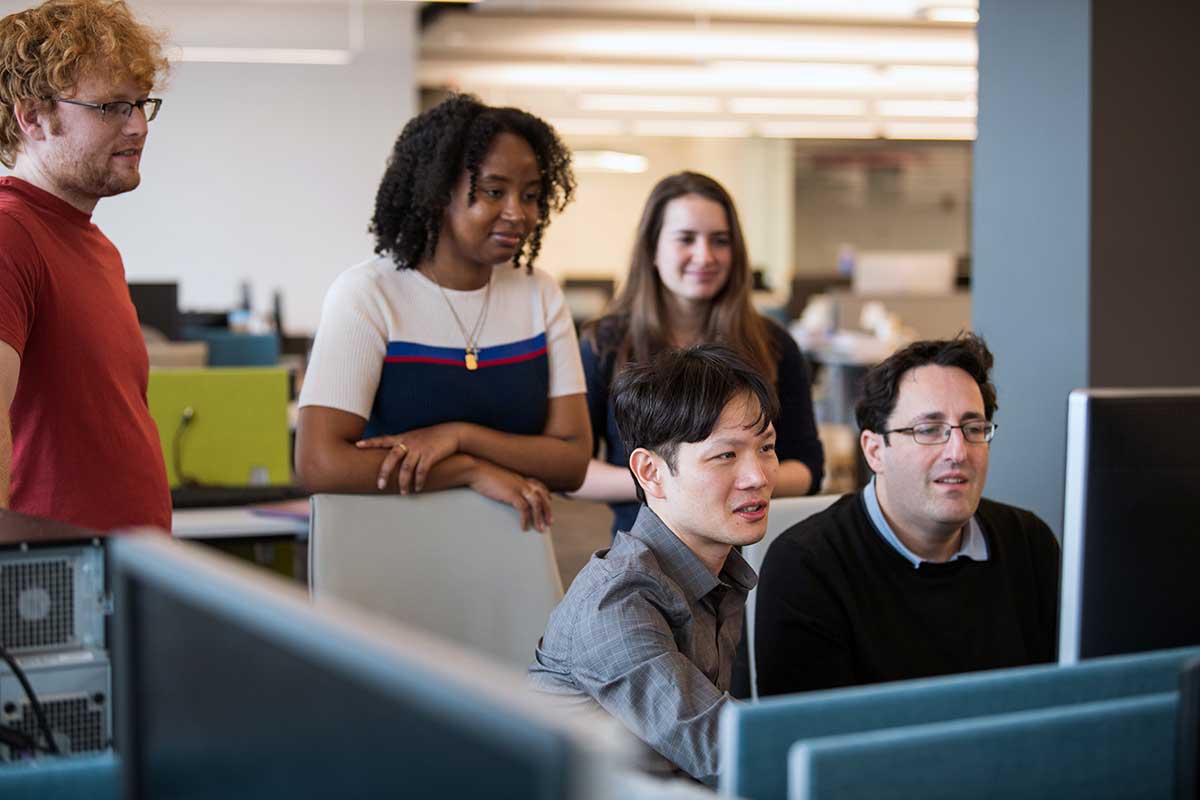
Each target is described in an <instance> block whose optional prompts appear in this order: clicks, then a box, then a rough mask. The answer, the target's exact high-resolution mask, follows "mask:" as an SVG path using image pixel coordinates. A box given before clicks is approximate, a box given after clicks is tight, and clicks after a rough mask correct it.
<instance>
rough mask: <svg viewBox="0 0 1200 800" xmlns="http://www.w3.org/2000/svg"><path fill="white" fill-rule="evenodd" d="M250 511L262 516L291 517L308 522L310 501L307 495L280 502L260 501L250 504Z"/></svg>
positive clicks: (291, 518)
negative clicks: (256, 503)
mask: <svg viewBox="0 0 1200 800" xmlns="http://www.w3.org/2000/svg"><path fill="white" fill-rule="evenodd" d="M249 509H250V512H251V513H253V514H256V515H258V516H260V517H273V518H276V519H290V520H295V521H297V522H308V517H309V502H308V498H307V497H300V498H297V499H295V500H284V501H282V502H279V503H259V504H258V505H252V506H249Z"/></svg>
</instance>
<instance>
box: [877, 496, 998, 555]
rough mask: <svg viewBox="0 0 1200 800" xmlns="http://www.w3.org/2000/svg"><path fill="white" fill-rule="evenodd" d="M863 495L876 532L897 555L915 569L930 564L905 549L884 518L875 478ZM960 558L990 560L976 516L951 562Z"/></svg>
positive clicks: (964, 533)
mask: <svg viewBox="0 0 1200 800" xmlns="http://www.w3.org/2000/svg"><path fill="white" fill-rule="evenodd" d="M862 495H863V503H865V504H866V506H867V516H868V517H870V518H871V523H872V524H874V526H875V530H876V531H878V532H879V535H880V536H881V537H883V540H884V541H885V542H887V543H888V544H890V545H891V546H892V548H893V549H894V550H895V551H896V552H897V553H899V554H900V555H902V556H904V557H905V558H906V559H908V561H909V563H910V564H912V565H913V567H914V568H916V567H919V566H921V565H922V564H925V563H930V562H927V561H926V560H925V559H923V558H921V557H920V556H919V555H917V554H916V553H914V552H913V551H912V550H909V549H908V548H907V547H905V546H904V543H903V542H901V541H900V538H899V537H898V536H896V532H895V531H893V530H892V526H891V525H889V524H888V521H887V518H886V517H884V516H883V509H882V508H880V506H879V498H878V497H877V496H876V495H875V478H874V476H872V478H871V480H870V482H869V483H868V484H867V485H866V487H865V488H864V489H863V492H862ZM960 558H969V559H971V560H972V561H987V560H988V549H987V540H986V539H985V538H984V536H983V529H982V528H980V527H979V521H978V520H977V519H975V517H974V516H972V517H971V519H969V520H967V524H966V526H964V528H963V536H962V543H961V545H960V546H959V548H958V552H957V553H955V554H954V555H953V556H951V558H950V560H951V561H956V560H958V559H960Z"/></svg>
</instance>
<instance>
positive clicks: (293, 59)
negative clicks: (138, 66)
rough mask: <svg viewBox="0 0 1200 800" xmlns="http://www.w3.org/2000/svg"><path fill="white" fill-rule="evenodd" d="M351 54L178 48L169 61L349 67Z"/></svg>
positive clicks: (283, 49)
mask: <svg viewBox="0 0 1200 800" xmlns="http://www.w3.org/2000/svg"><path fill="white" fill-rule="evenodd" d="M353 59H354V54H353V53H351V52H350V51H349V50H316V49H299V48H287V47H179V48H176V50H175V52H174V53H173V54H172V55H171V60H172V61H194V62H207V63H215V64H319V65H324V66H342V65H345V64H349V63H350V62H351V61H352V60H353Z"/></svg>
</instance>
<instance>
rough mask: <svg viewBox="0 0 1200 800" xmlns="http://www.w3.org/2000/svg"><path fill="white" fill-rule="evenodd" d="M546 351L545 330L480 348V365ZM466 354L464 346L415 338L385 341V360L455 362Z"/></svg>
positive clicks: (532, 356) (502, 362)
mask: <svg viewBox="0 0 1200 800" xmlns="http://www.w3.org/2000/svg"><path fill="white" fill-rule="evenodd" d="M545 353H546V334H545V333H539V334H538V335H537V336H534V337H533V338H530V339H525V340H523V341H519V342H511V343H509V344H498V345H493V346H491V347H482V348H480V349H479V355H478V360H479V366H480V368H483V367H489V366H498V365H502V364H508V363H512V362H514V361H524V360H527V359H531V358H536V357H538V356H539V355H545ZM465 357H466V348H465V347H434V346H432V345H427V344H419V343H417V342H388V346H387V355H386V357H385V358H384V361H385V362H386V363H389V364H396V363H426V364H457V365H461V364H463V363H465V362H464V359H465Z"/></svg>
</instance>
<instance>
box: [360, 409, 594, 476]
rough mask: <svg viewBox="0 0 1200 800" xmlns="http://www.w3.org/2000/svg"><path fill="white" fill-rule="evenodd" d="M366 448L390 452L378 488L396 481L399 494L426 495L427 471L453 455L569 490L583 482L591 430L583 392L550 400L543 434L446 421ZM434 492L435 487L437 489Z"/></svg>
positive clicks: (367, 441)
mask: <svg viewBox="0 0 1200 800" xmlns="http://www.w3.org/2000/svg"><path fill="white" fill-rule="evenodd" d="M357 446H358V447H359V448H363V449H368V450H378V449H388V450H389V451H390V452H389V453H388V455H387V457H385V458H384V459H383V461H381V462H380V467H379V472H378V474H377V476H376V480H377V483H378V485H379V487H380V488H383V485H384V484H386V483H389V482H390V481H391V480H392V473H393V471H396V483H397V486H398V487H399V490H400V492H401V494H407V493H408V492H410V491H417V492H419V491H422V490H423V489H425V488H427V486H428V475H429V471H430V470H431V469H432V468H433V467H434V465H436V464H438V463H440V461H441V460H442V459H444V458H447V457H449V456H450V455H451V454H454V453H465V454H467V455H471V456H475V457H477V458H481V459H484V460H486V461H489V462H491V463H493V464H496V465H497V466H500V467H503V468H505V469H508V470H512V471H513V472H516V473H517V474H519V475H524V476H526V477H528V478H533V479H536V480H539V481H542V482H543V483H545V484H546V485H547V486H548V487H549V488H550V489H553V490H563V491H566V490H570V489H574V488H575V487H577V486H578V485H579V484H580V483H582V481H583V475H584V472H585V471H586V469H587V458H588V453H590V452H591V447H592V437H591V426H590V424H589V423H588V418H587V411H586V405H585V403H584V398H583V395H582V394H576V395H567V396H564V397H555V398H551V399H550V400H549V401H548V412H547V415H546V425H545V428H544V429H543V431H542V433H541V434H539V435H536V436H527V435H521V434H515V433H504V432H502V431H497V430H494V429H492V428H485V427H484V426H482V425H476V424H473V423H469V422H444V423H442V424H440V425H431V426H429V427H427V428H417V429H414V430H410V431H404V432H402V433H396V434H390V435H387V436H375V437H372V438H370V439H365V440H362V441H359V442H358V443H357ZM435 488H436V487H435Z"/></svg>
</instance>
